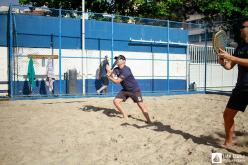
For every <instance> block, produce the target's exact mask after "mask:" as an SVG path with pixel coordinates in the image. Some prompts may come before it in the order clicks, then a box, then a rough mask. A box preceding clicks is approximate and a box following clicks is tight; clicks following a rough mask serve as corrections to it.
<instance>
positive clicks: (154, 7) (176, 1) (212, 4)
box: [19, 0, 248, 21]
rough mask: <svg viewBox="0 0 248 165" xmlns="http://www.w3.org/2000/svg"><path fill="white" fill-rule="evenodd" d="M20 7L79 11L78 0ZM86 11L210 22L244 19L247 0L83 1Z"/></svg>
mask: <svg viewBox="0 0 248 165" xmlns="http://www.w3.org/2000/svg"><path fill="white" fill-rule="evenodd" d="M19 2H20V3H21V4H32V5H34V6H43V5H44V3H45V2H48V7H49V8H59V7H62V8H63V9H74V10H81V8H82V7H81V3H82V0H19ZM85 9H86V11H91V12H95V13H109V14H112V13H114V14H117V15H124V16H133V17H143V18H144V17H146V18H156V19H170V20H177V21H184V20H186V19H187V17H188V15H190V14H194V13H199V14H203V15H205V16H206V18H209V19H211V18H212V17H215V16H221V17H222V18H223V19H233V18H237V17H243V16H248V0H85Z"/></svg>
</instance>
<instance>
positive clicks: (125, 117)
mask: <svg viewBox="0 0 248 165" xmlns="http://www.w3.org/2000/svg"><path fill="white" fill-rule="evenodd" d="M121 102H122V99H118V98H115V99H114V100H113V103H114V105H115V107H116V108H117V111H119V112H120V113H121V114H122V115H123V118H124V119H128V116H127V114H126V112H125V111H124V109H123V108H122V107H121Z"/></svg>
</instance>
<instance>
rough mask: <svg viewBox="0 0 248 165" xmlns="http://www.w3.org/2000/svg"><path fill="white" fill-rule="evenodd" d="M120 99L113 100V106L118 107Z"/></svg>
mask: <svg viewBox="0 0 248 165" xmlns="http://www.w3.org/2000/svg"><path fill="white" fill-rule="evenodd" d="M121 101H122V100H121V99H114V100H113V103H114V104H115V105H119V104H120V103H121Z"/></svg>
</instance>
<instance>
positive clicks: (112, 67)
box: [111, 60, 117, 70]
mask: <svg viewBox="0 0 248 165" xmlns="http://www.w3.org/2000/svg"><path fill="white" fill-rule="evenodd" d="M116 64H117V60H115V62H114V63H113V65H112V66H111V70H113V69H114V67H115V65H116Z"/></svg>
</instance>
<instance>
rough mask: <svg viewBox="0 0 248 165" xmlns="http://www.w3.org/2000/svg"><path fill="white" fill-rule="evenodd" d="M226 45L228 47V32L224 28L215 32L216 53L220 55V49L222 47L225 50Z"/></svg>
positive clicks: (214, 44)
mask: <svg viewBox="0 0 248 165" xmlns="http://www.w3.org/2000/svg"><path fill="white" fill-rule="evenodd" d="M226 47H227V35H226V32H225V31H224V30H220V31H218V32H217V33H215V34H214V36H213V49H214V51H215V53H216V55H218V53H219V52H220V50H219V49H220V48H221V49H223V50H225V48H226Z"/></svg>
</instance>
